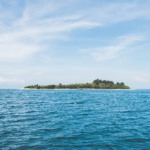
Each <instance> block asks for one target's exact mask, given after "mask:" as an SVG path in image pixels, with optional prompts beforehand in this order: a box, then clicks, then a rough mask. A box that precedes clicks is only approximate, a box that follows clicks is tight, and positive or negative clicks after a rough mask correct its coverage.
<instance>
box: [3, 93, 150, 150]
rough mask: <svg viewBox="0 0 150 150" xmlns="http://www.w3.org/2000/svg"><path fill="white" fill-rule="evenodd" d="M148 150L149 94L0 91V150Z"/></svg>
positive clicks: (149, 142)
mask: <svg viewBox="0 0 150 150" xmlns="http://www.w3.org/2000/svg"><path fill="white" fill-rule="evenodd" d="M13 149H14V150H30V149H31V150H76V149H77V150H78V149H79V150H80V149H81V150H99V149H100V150H101V149H102V150H107V149H110V150H118V149H119V150H128V149H131V150H132V149H133V150H134V149H135V150H149V149H150V90H0V150H13Z"/></svg>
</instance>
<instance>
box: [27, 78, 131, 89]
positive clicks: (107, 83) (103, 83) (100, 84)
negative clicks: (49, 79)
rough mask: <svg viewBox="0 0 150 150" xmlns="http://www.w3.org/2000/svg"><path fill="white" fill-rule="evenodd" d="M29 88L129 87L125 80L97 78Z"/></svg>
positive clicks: (30, 86)
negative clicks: (83, 81)
mask: <svg viewBox="0 0 150 150" xmlns="http://www.w3.org/2000/svg"><path fill="white" fill-rule="evenodd" d="M25 88H29V89H129V88H130V87H129V86H127V85H125V83H124V82H120V83H119V82H117V83H114V82H113V81H109V80H100V79H95V80H94V81H93V82H92V83H74V84H61V83H60V84H56V85H55V84H50V85H38V84H36V85H29V86H26V87H25Z"/></svg>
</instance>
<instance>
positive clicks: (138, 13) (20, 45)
mask: <svg viewBox="0 0 150 150" xmlns="http://www.w3.org/2000/svg"><path fill="white" fill-rule="evenodd" d="M65 2H66V3H65ZM65 2H59V3H57V2H56V1H48V0H44V1H38V2H36V1H33V2H31V1H26V5H25V8H24V9H22V16H21V17H20V18H18V17H16V18H15V19H14V15H15V14H14V15H13V17H12V18H13V19H12V26H8V25H6V26H8V30H7V29H6V26H5V32H4V31H3V28H2V29H1V36H0V60H1V61H5V60H7V61H13V60H14V61H16V60H19V61H20V60H23V59H24V58H27V57H29V56H31V55H33V54H35V53H36V52H38V51H42V50H43V45H42V42H44V40H45V39H49V40H50V41H52V40H56V39H60V38H64V37H67V33H68V32H70V31H73V30H77V29H89V28H95V27H100V26H102V25H103V26H104V25H107V24H110V23H115V22H120V21H126V20H130V19H135V18H138V17H142V16H144V15H145V12H147V11H148V10H147V8H146V10H143V9H140V7H139V6H138V5H137V4H136V3H108V4H107V5H105V6H102V5H99V6H93V7H92V8H89V6H88V11H86V9H87V6H85V8H84V7H83V8H82V9H77V8H78V7H77V8H76V6H78V5H79V4H80V2H79V1H70V0H67V1H65ZM73 6H74V7H73ZM70 7H73V8H74V9H69V8H70ZM35 10H40V11H35ZM7 12H9V13H8V14H10V12H11V10H10V11H7ZM12 13H14V12H12ZM66 13H67V14H66ZM6 14H7V13H6ZM6 14H5V15H4V17H3V18H2V19H0V21H1V22H2V23H1V24H3V25H4V24H5V21H4V18H6V19H7V16H6ZM128 38H129V37H128ZM123 40H124V39H123ZM125 40H126V43H125V41H123V43H122V44H114V45H111V46H106V47H100V48H96V49H95V50H94V51H93V52H92V53H91V56H92V57H93V58H95V59H97V60H98V61H103V60H110V59H114V58H116V57H117V55H118V53H119V51H120V50H121V49H123V48H125V47H126V46H127V45H129V44H130V43H131V41H128V40H130V39H127V38H126V39H125ZM132 40H134V39H132ZM49 46H50V45H49V43H45V47H49ZM104 57H105V58H104Z"/></svg>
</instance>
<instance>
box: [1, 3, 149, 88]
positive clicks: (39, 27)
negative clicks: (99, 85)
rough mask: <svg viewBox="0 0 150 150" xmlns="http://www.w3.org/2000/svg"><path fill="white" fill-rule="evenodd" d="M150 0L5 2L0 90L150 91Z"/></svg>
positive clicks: (3, 8) (2, 26)
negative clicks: (106, 85)
mask: <svg viewBox="0 0 150 150" xmlns="http://www.w3.org/2000/svg"><path fill="white" fill-rule="evenodd" d="M149 8H150V0H132V1H131V0H107V1H106V0H0V88H23V87H24V86H26V85H32V84H42V85H47V84H59V83H63V84H69V83H86V82H92V81H93V80H94V79H97V78H99V79H102V80H112V81H114V82H124V83H125V84H127V85H129V86H130V87H131V88H132V89H148V88H150V69H149V67H150V28H149V27H150V9H149Z"/></svg>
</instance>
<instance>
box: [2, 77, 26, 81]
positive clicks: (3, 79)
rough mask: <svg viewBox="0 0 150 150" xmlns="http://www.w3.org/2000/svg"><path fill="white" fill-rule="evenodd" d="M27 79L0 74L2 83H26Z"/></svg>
mask: <svg viewBox="0 0 150 150" xmlns="http://www.w3.org/2000/svg"><path fill="white" fill-rule="evenodd" d="M24 82H25V81H24V80H22V79H16V78H6V77H2V76H0V83H24Z"/></svg>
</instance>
